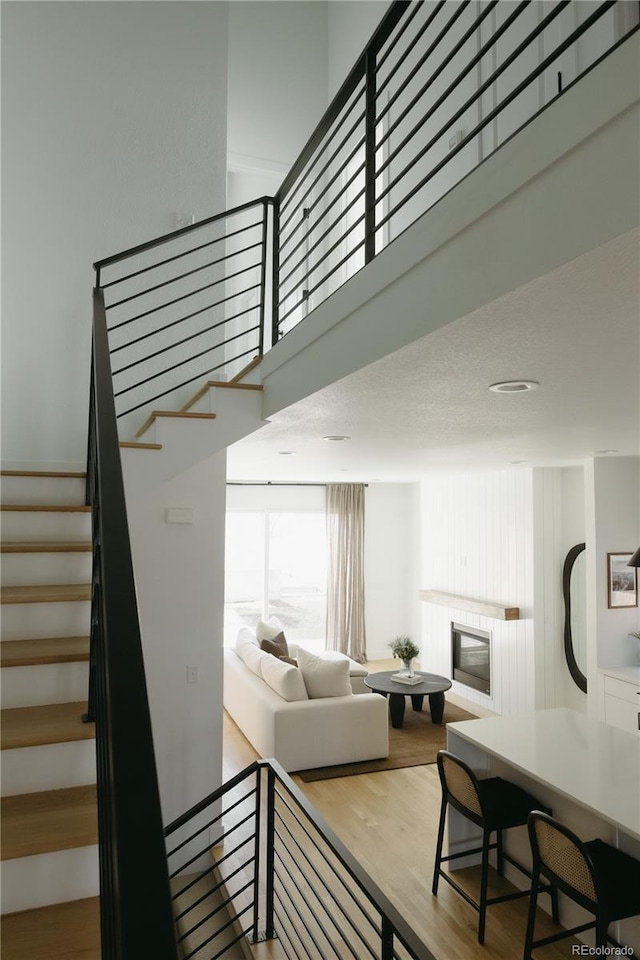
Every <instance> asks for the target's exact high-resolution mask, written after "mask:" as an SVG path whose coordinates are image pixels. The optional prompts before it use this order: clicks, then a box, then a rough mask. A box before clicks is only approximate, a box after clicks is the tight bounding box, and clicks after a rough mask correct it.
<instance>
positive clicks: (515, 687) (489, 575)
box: [420, 469, 535, 714]
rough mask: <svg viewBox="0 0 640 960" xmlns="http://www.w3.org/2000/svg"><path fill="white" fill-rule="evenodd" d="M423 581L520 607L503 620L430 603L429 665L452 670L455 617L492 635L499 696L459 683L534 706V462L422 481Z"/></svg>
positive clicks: (425, 655)
mask: <svg viewBox="0 0 640 960" xmlns="http://www.w3.org/2000/svg"><path fill="white" fill-rule="evenodd" d="M421 510H422V516H421V533H422V565H421V566H422V569H421V583H420V587H421V588H422V589H431V590H440V591H443V592H445V593H453V594H457V595H459V596H463V597H469V598H473V599H476V600H490V601H497V602H499V603H503V604H504V605H505V606H517V607H519V608H520V617H521V619H520V620H515V621H503V620H496V619H493V618H490V617H485V616H480V615H478V614H472V613H466V612H463V611H461V610H458V609H455V608H453V607H447V606H439V605H437V604H433V603H423V604H422V606H423V615H422V623H423V626H422V638H421V646H422V661H421V662H422V668H423V669H424V670H428V671H429V672H431V673H438V674H442V675H443V676H449V677H450V676H451V644H450V630H451V622H452V621H455V622H456V623H463V624H465V625H467V626H471V627H479V628H480V629H481V630H488V631H490V632H491V636H492V653H493V661H492V680H491V696H490V697H487V696H486V695H484V694H482V693H480V692H478V691H474V690H471V689H469V688H468V687H464V686H461V685H459V684H457V683H455V684H454V690H456V691H457V692H460V693H461V694H462V695H463V696H465V697H467V698H468V699H469V700H471V701H474V702H476V703H479V704H481V705H482V706H484V707H486V708H487V709H489V710H493V711H495V712H496V713H500V714H509V713H520V712H522V711H525V710H530V709H533V707H534V696H535V673H534V629H533V625H534V621H533V500H532V472H531V470H528V469H520V470H504V471H499V472H498V471H497V472H487V473H479V472H478V473H471V472H469V473H464V474H456V475H449V476H434V477H431V478H427V479H425V480H424V481H423V482H422V484H421Z"/></svg>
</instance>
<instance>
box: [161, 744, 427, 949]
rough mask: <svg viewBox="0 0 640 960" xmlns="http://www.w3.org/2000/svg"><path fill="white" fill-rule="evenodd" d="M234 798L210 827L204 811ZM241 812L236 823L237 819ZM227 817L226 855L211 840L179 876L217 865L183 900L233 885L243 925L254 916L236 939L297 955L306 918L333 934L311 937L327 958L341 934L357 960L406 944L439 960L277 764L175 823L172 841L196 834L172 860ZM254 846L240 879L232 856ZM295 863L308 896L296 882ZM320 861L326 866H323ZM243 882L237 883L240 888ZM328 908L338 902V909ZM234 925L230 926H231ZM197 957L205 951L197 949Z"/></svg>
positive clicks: (230, 899)
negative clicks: (295, 938)
mask: <svg viewBox="0 0 640 960" xmlns="http://www.w3.org/2000/svg"><path fill="white" fill-rule="evenodd" d="M251 783H253V784H254V786H253V787H252V788H251V789H250V790H249V792H247V793H243V795H242V796H241V797H240V798H235V794H236V793H237V792H238V790H239V788H242V787H244V786H245V785H248V784H251ZM227 797H231V798H234V799H233V801H232V802H231V803H229V804H227V805H224V806H223V809H222V810H221V811H220V812H219V813H218V814H217V815H215V816H214V817H213V818H212V819H209V818H208V817H207V819H206V822H205V823H204V824H203V823H201V822H200V818H201V816H202V815H203V814H204V815H206V814H207V813H208V811H210V810H211V809H212V808H213V809H215V810H218V809H219V808H220V807H221V805H223V802H224V801H225V799H226V798H227ZM247 801H249V802H250V807H249V812H248V813H247V812H246V810H242V809H241V807H242V805H243V804H245V803H246V802H247ZM234 810H235V818H232V816H231V814H232V812H233V811H234ZM223 817H224V820H225V823H226V824H229V823H231V822H232V821H233V822H232V825H231V826H230V827H228V828H227V830H226V832H225V834H224V836H223V837H222V838H221V841H224V843H225V846H224V847H223V849H224V853H223V855H219V854H217V853H215V852H214V851H213V850H212V849H211V844H210V842H206V841H205V845H204V846H203V847H201V848H199V849H198V850H197V851H196V852H195V853H192V855H191V856H190V858H189V860H187V861H186V862H185V861H183V862H181V863H180V866H179V867H178V869H177V870H175V871H174V872H172V876H174V877H176V878H178V877H179V876H180V873H181V872H182V871H185V870H187V868H189V869H190V868H191V867H192V865H193V863H194V862H196V861H199V860H200V858H201V857H203V856H204V857H206V858H208V860H209V864H210V865H209V866H208V867H207V869H206V870H202V868H201V872H200V873H199V876H198V878H197V879H196V880H188V881H187V882H186V883H184V884H183V885H181V886H180V888H179V890H178V891H177V892H176V894H175V899H176V900H177V899H178V898H179V897H180V896H182V895H183V894H185V893H186V892H188V891H189V889H192V888H193V887H194V885H195V884H196V883H197V881H198V879H200V878H202V877H203V876H205V875H212V876H213V875H215V876H216V878H217V877H222V879H217V882H216V883H215V887H214V889H216V890H219V889H221V888H223V887H226V899H225V901H224V905H225V906H226V907H227V908H228V909H229V910H230V911H231V912H232V914H233V913H235V915H236V917H237V918H240V917H241V916H244V915H246V914H247V913H249V912H251V917H250V920H251V922H250V923H249V924H248V925H247V926H244V927H243V928H242V929H241V932H240V933H239V934H238V936H237V937H236V939H235V940H234V942H237V941H238V940H239V939H242V937H244V936H247V935H249V933H250V932H251V935H252V937H253V939H254V941H255V940H256V939H263V940H264V939H271V938H272V937H274V936H277V937H278V938H279V940H280V944H281V947H282V951H283V956H287V957H288V956H290V954H289V952H288V949H287V940H288V933H287V929H286V928H287V927H288V926H291V927H293V928H294V929H302V928H304V925H305V916H304V914H305V913H306V915H307V918H308V917H309V916H311V917H313V918H315V922H316V924H317V927H318V928H323V932H322V934H321V935H318V934H317V933H316V934H315V935H314V933H313V932H312V931H310V930H307V931H306V935H308V936H309V939H310V940H311V941H312V943H313V944H314V947H315V951H316V954H315V955H317V956H318V957H323V956H324V955H325V954H324V953H323V950H322V944H321V943H320V940H323V941H325V942H326V943H329V944H331V937H332V936H333V935H335V936H337V937H339V938H340V939H341V940H342V942H343V943H344V947H345V949H346V950H348V951H349V953H350V954H351V955H352V956H353V957H354V958H355V960H362V957H363V956H364V953H363V951H365V952H366V954H367V955H368V956H370V957H372V960H392V958H396V957H397V956H398V949H399V946H400V945H401V946H402V948H403V950H404V953H403V956H406V957H408V958H410V960H434V956H433V954H432V952H431V950H430V949H429V948H428V947H427V946H426V944H425V943H423V941H422V940H421V939H420V938H419V937H418V936H417V935H416V933H415V932H414V931H413V930H412V929H411V927H410V926H409V924H408V923H407V921H406V920H405V919H404V917H403V916H402V914H401V913H400V911H399V910H398V909H397V908H396V907H395V906H394V905H393V904H392V903H391V901H390V900H389V898H388V897H387V896H386V895H385V894H384V893H383V892H382V890H381V889H380V887H379V886H378V885H377V884H376V883H375V881H374V880H373V879H372V878H371V877H370V876H369V874H368V873H367V872H366V871H365V870H364V869H363V868H362V866H361V865H360V863H358V861H357V860H356V858H355V857H354V856H353V854H352V853H351V852H350V851H349V850H348V849H347V847H346V846H345V844H344V843H343V842H342V841H341V840H340V839H339V837H338V836H337V835H336V834H335V832H334V831H333V830H332V829H331V827H330V826H329V825H328V824H327V822H326V821H325V819H324V818H323V817H322V816H321V815H320V814H319V813H318V811H317V810H316V809H315V807H314V806H313V805H312V804H311V803H310V802H309V800H308V799H307V797H306V796H305V795H304V794H303V793H302V791H301V790H300V789H299V788H298V787H297V786H296V784H295V783H294V782H293V780H292V779H291V777H290V776H289V774H287V773H286V772H285V771H284V770H283V768H282V767H281V766H280V764H279V763H278V762H277V761H275V760H256V761H255V762H254V763H252V764H250V765H249V766H248V767H247V768H246V769H245V770H242V771H241V772H240V773H238V774H236V776H234V777H233V778H232V779H231V780H229V781H228V783H226V784H223V786H221V787H219V788H218V789H217V790H214V791H213V792H212V793H210V794H209V795H208V796H207V797H205V798H204V799H203V800H201V801H200V802H199V803H197V804H195V805H194V806H193V807H192V808H191V809H190V810H188V811H187V812H186V813H184V814H183V815H182V816H180V817H178V818H177V819H175V820H173V821H172V822H171V823H170V824H169V825H168V826H167V827H166V829H165V835H166V837H167V839H168V840H170V838H171V837H173V836H174V835H178V836H180V837H181V838H182V834H183V833H184V832H185V831H187V832H188V836H187V837H186V838H182V839H181V840H180V842H179V843H177V845H176V846H175V847H173V848H172V849H170V850H169V854H168V855H169V858H170V860H171V858H173V857H176V856H177V855H178V854H180V852H181V851H184V850H185V848H186V847H187V846H188V845H189V844H193V842H194V841H195V840H196V839H197V838H198V837H202V834H203V832H204V831H205V829H207V828H209V827H211V825H212V824H216V823H219V822H220V821H221V820H222V818H223ZM195 823H197V824H198V826H197V827H196V828H195V830H193V831H191V830H190V829H189V828H190V827H191V825H192V824H195ZM247 825H250V829H249V831H248V832H246V831H245V834H242V830H241V828H242V827H243V826H244V827H246V826H247ZM238 829H240V830H241V838H242V839H241V842H239V843H238V844H237V845H236V846H234V847H233V848H232V849H231V850H230V851H228V850H227V846H226V841H227V840H228V838H229V837H230V836H231V834H232V833H233V832H234V831H236V830H238ZM294 830H295V831H297V833H298V836H296V835H295V834H294ZM234 842H235V841H234ZM247 846H248V847H249V850H248V851H247V854H246V857H247V859H246V860H244V861H243V863H242V864H241V865H240V866H238V867H233V868H232V870H231V871H230V872H228V871H226V870H223V869H222V866H223V864H224V863H226V862H228V861H229V858H231V857H233V856H234V855H235V854H237V853H238V852H239V851H240V850H241V849H242V848H243V847H247ZM314 860H316V861H317V863H315V862H314ZM294 864H295V870H296V871H298V873H299V874H300V879H301V880H302V881H303V883H304V887H305V888H306V892H305V890H304V889H303V888H302V887H301V885H300V883H299V882H298V879H297V878H296V877H294V876H293V875H292V869H293V865H294ZM319 864H320V865H321V866H322V869H319V866H318V865H319ZM187 875H188V874H187ZM327 877H328V878H329V882H328V881H327ZM234 878H235V880H236V883H235V884H232V883H231V881H232V880H233V879H234ZM250 889H251V890H252V894H251V897H250V902H249V903H247V902H246V901H247V896H246V895H247V894H248V891H249V890H250ZM290 890H295V893H296V903H292V902H290V901H289V902H288V904H287V902H285V898H288V894H289V891H290ZM206 896H207V894H205V895H204V896H201V897H200V898H198V899H196V900H194V901H193V902H192V903H190V904H189V905H188V906H187V907H186V908H184V909H183V910H182V912H181V914H180V920H184V921H185V922H184V924H183V926H184V927H188V921H187V920H186V916H187V915H188V913H189V911H190V910H193V909H194V908H195V907H196V906H198V907H199V906H201V904H202V903H203V901H204V900H205V899H206ZM301 903H304V905H305V911H303V913H302V914H301V913H300V911H299V906H300V904H301ZM326 904H330V908H327V906H326ZM200 912H201V911H200ZM216 913H217V909H215V908H214V909H212V910H211V912H210V913H208V914H207V915H206V917H205V918H204V919H205V920H207V919H209V918H211V917H213V916H214V915H215V914H216ZM198 917H200V913H199V914H198ZM203 923H204V921H203V920H202V919H198V920H197V921H196V922H194V924H193V926H191V927H188V929H187V930H186V932H185V933H182V935H181V939H182V940H185V939H186V938H187V937H188V936H189V935H191V934H193V933H195V932H196V931H197V930H198V929H200V928H201V927H202V925H203ZM228 926H229V925H228V924H226V925H225V929H226V928H228ZM240 926H241V927H242V924H240ZM203 935H204V934H203ZM216 936H217V935H216V934H215V933H214V934H211V935H209V936H208V937H207V939H206V940H204V941H202V943H201V944H200V946H199V947H198V948H197V950H200V949H202V947H203V946H204V945H206V944H208V943H209V942H212V941H213V940H214V939H215V937H216ZM214 949H215V950H216V951H217V949H218V948H217V947H213V946H212V950H214ZM332 949H335V948H333V947H332ZM194 952H197V951H196V950H195V949H194ZM223 954H224V950H221V951H220V953H218V952H216V953H215V954H214V953H212V954H211V956H212V957H213V956H216V957H218V956H223ZM198 955H199V956H200V955H201V954H198Z"/></svg>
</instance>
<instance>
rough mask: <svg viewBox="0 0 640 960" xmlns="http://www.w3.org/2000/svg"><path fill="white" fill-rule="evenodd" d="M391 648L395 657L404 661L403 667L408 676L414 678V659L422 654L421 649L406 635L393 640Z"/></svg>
mask: <svg viewBox="0 0 640 960" xmlns="http://www.w3.org/2000/svg"><path fill="white" fill-rule="evenodd" d="M389 646H390V647H391V653H392V654H393V656H394V657H397V658H398V659H399V660H402V665H403V667H404V668H405V670H406V671H407V676H409V677H412V676H413V667H412V665H411V664H412V661H413V659H414V658H415V657H417V656H418V654H419V653H420V648H419V647H418V646H416V644H415V643H414V642H413V640H412V639H411V637H409V636H408V635H407V634H406V633H403V634H400V636H399V637H396V638H395V640H392V641H391V643H390V644H389Z"/></svg>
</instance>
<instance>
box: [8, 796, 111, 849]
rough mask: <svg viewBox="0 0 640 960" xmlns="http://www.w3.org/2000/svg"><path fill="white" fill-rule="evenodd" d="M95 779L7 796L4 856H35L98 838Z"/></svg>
mask: <svg viewBox="0 0 640 960" xmlns="http://www.w3.org/2000/svg"><path fill="white" fill-rule="evenodd" d="M96 795H97V788H96V785H95V784H94V783H92V784H87V785H86V786H82V787H64V788H63V789H61V790H43V791H41V792H40V793H23V794H21V795H19V796H11V797H3V798H2V805H1V811H2V812H1V822H2V840H1V843H0V859H2V860H14V859H16V858H18V857H32V856H35V855H37V854H40V853H51V852H53V851H54V850H71V849H74V848H75V847H88V846H91V845H92V844H95V843H97V842H98V805H97V796H96Z"/></svg>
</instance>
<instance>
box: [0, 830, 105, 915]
mask: <svg viewBox="0 0 640 960" xmlns="http://www.w3.org/2000/svg"><path fill="white" fill-rule="evenodd" d="M98 893H99V874H98V847H97V845H94V846H90V847H77V848H76V849H74V850H57V851H56V852H55V853H41V854H38V855H37V856H34V857H21V858H20V859H17V860H5V861H3V863H2V913H3V914H4V913H15V912H16V911H17V910H32V909H34V908H35V907H44V906H47V905H48V904H50V903H63V902H65V901H67V900H81V899H83V898H84V897H95V896H97V895H98Z"/></svg>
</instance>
